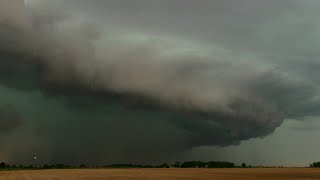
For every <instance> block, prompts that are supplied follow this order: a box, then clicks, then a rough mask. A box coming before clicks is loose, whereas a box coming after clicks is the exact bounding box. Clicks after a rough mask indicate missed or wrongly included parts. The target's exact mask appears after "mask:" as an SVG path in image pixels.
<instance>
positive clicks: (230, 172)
mask: <svg viewBox="0 0 320 180" xmlns="http://www.w3.org/2000/svg"><path fill="white" fill-rule="evenodd" d="M33 179H34V180H42V179H45V180H95V179H97V180H102V179H107V180H118V179H119V180H122V179H129V180H135V179H156V180H160V179H161V180H162V179H163V180H170V179H178V180H182V179H222V180H225V179H226V180H229V179H237V180H238V179H239V180H250V179H304V180H306V179H313V180H316V179H320V168H319V169H312V168H279V169H278V168H270V169H269V168H268V169H97V170H91V169H88V170H83V169H82V170H38V171H0V180H33Z"/></svg>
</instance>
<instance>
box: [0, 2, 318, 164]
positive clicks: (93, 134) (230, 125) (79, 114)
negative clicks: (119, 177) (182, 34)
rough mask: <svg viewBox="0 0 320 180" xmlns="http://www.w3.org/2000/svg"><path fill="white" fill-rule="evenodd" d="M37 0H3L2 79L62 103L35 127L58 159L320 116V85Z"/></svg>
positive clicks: (240, 134) (183, 143) (141, 153)
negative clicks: (36, 0) (89, 19)
mask: <svg viewBox="0 0 320 180" xmlns="http://www.w3.org/2000/svg"><path fill="white" fill-rule="evenodd" d="M59 3H61V2H59ZM35 5H39V4H37V3H35V4H32V3H31V4H29V6H30V7H29V8H28V7H26V6H25V5H24V3H23V1H18V0H15V1H13V0H11V1H1V4H0V8H4V9H8V8H11V9H12V10H10V11H0V12H1V14H0V27H1V29H0V39H1V41H0V65H1V66H0V75H1V76H0V85H1V86H3V87H6V88H11V89H15V90H16V91H22V92H26V93H34V92H38V93H40V94H42V96H41V97H42V98H44V99H47V101H48V102H49V101H53V100H54V101H57V104H59V106H54V105H52V106H54V107H56V108H57V109H60V110H59V111H58V113H61V114H55V116H54V117H50V118H48V119H41V120H40V119H37V117H36V116H35V117H33V118H35V119H33V120H32V121H30V123H32V125H29V126H31V127H32V129H35V133H36V134H37V135H38V136H41V137H43V138H45V139H47V143H48V144H49V146H50V147H51V152H50V155H47V156H48V159H50V160H51V161H68V162H74V163H75V162H77V160H84V159H90V160H92V161H95V162H101V161H104V160H101V159H103V158H106V159H109V160H113V161H118V160H126V159H133V160H134V158H132V157H133V156H135V157H136V158H137V159H139V158H140V160H141V159H142V160H147V161H150V160H157V158H162V159H165V157H167V158H168V157H170V155H172V154H175V153H177V152H181V151H183V150H186V149H190V148H193V147H198V146H210V145H214V146H226V145H233V144H239V143H240V142H241V141H242V140H247V139H250V138H255V137H264V136H267V135H269V134H270V133H272V132H273V131H274V130H275V129H276V128H277V127H279V126H280V125H281V124H282V122H283V120H284V119H285V118H289V117H290V118H291V117H292V118H295V117H303V116H306V115H317V114H318V111H317V109H316V107H318V105H319V101H318V99H317V87H316V86H314V85H312V84H310V83H308V82H304V81H302V80H294V79H292V78H288V77H287V76H286V74H285V73H283V72H281V71H279V70H277V69H276V68H274V67H273V66H272V65H271V66H269V67H268V66H266V67H260V66H255V65H254V64H249V63H246V61H243V57H242V56H241V55H240V54H239V55H238V54H236V53H232V52H230V50H228V49H226V48H224V46H221V45H216V44H215V45H208V44H201V43H195V42H194V43H192V42H190V41H187V40H183V39H179V38H175V37H170V36H164V35H154V34H152V33H149V34H148V33H132V32H126V31H124V32H121V31H120V32H119V31H117V27H113V26H111V25H110V24H108V23H105V24H104V23H100V24H99V25H94V24H91V23H87V22H86V21H82V20H80V19H81V18H79V17H77V16H73V15H68V14H65V15H64V14H63V15H61V14H62V13H58V14H56V11H55V10H52V9H50V11H45V12H46V13H43V12H44V11H40V10H41V8H40V5H39V6H35ZM42 8H43V7H42ZM245 58H248V57H245ZM250 58H253V59H254V58H255V57H250ZM46 106H47V105H46ZM49 106H51V105H49ZM40 109H41V108H40ZM305 109H308V110H309V112H306V111H305ZM52 113H54V111H52V112H48V114H52ZM38 118H39V117H38ZM9 121H10V122H12V123H14V121H13V120H10V119H9V120H7V122H9ZM0 123H1V117H0ZM29 126H28V127H29ZM12 127H14V126H12ZM69 142H72V143H69ZM151 144H152V145H151ZM67 151H72V152H74V153H73V154H72V155H71V154H70V153H68V152H67ZM49 157H50V158H49ZM112 158H114V159H112ZM122 158H123V159H122ZM158 160H159V159H158Z"/></svg>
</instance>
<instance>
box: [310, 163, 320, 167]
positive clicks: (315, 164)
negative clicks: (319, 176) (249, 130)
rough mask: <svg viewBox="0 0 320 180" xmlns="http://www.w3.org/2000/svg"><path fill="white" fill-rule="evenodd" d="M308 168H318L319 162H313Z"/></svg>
mask: <svg viewBox="0 0 320 180" xmlns="http://www.w3.org/2000/svg"><path fill="white" fill-rule="evenodd" d="M310 167H316V168H319V167H320V162H314V163H312V164H310Z"/></svg>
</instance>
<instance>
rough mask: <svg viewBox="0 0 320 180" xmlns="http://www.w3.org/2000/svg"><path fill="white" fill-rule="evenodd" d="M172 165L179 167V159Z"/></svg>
mask: <svg viewBox="0 0 320 180" xmlns="http://www.w3.org/2000/svg"><path fill="white" fill-rule="evenodd" d="M173 167H175V168H179V167H181V163H180V162H179V161H177V162H175V163H174V164H173Z"/></svg>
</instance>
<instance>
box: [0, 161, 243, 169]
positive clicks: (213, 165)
mask: <svg viewBox="0 0 320 180" xmlns="http://www.w3.org/2000/svg"><path fill="white" fill-rule="evenodd" d="M235 167H241V166H235V164H234V163H231V162H215V161H210V162H202V161H188V162H183V163H180V162H175V163H173V164H172V165H169V164H167V163H163V164H161V165H142V164H111V165H105V166H94V167H93V166H87V165H86V164H80V165H77V166H71V165H65V164H54V165H48V164H44V165H27V166H25V165H19V166H16V165H9V164H6V163H4V162H2V163H0V170H15V169H16V170H20V169H74V168H235Z"/></svg>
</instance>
